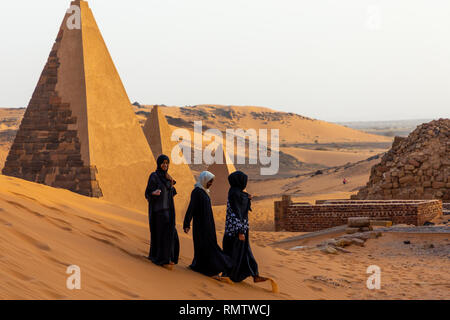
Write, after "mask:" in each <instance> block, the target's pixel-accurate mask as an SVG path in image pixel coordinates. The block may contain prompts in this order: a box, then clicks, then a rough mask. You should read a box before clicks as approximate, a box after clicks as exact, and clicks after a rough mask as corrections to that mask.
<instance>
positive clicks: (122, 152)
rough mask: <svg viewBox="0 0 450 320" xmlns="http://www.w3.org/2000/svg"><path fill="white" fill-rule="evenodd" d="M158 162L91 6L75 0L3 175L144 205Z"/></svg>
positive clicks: (124, 202) (124, 203)
mask: <svg viewBox="0 0 450 320" xmlns="http://www.w3.org/2000/svg"><path fill="white" fill-rule="evenodd" d="M77 12H78V15H79V17H80V19H81V20H80V19H79V22H80V23H79V24H78V27H77V25H76V24H74V23H72V22H73V21H72V19H73V17H74V15H76V14H77ZM68 20H69V21H68ZM71 23H72V24H71ZM155 166H156V164H155V160H154V158H153V154H152V152H151V149H150V148H149V146H148V143H147V141H146V139H145V136H144V134H143V132H142V129H141V127H140V125H139V122H138V120H137V118H136V115H135V114H134V112H133V109H132V107H131V104H130V101H129V98H128V96H127V93H126V91H125V89H124V86H123V84H122V81H121V79H120V77H119V75H118V73H117V70H116V68H115V66H114V63H113V61H112V59H111V56H110V54H109V52H108V49H107V47H106V45H105V42H104V40H103V38H102V35H101V34H100V31H99V29H98V26H97V24H96V21H95V19H94V16H93V14H92V12H91V10H90V8H89V6H88V3H87V2H85V1H73V2H72V3H71V9H70V11H68V13H67V14H66V15H65V17H64V20H63V23H62V25H61V28H60V31H59V33H58V36H57V39H56V42H55V44H54V45H53V49H52V50H51V52H50V56H49V58H48V61H47V64H46V65H45V67H44V70H43V71H42V74H41V76H40V79H39V82H38V84H37V86H36V89H35V91H34V93H33V96H32V98H31V100H30V102H29V105H28V108H27V110H26V113H25V116H24V118H23V121H22V123H21V125H20V129H19V132H18V133H17V137H16V139H15V141H14V144H13V145H12V148H11V151H10V153H9V156H8V159H7V161H6V164H5V167H4V169H3V174H4V175H9V176H14V177H18V178H22V179H26V180H29V181H33V182H37V183H42V184H46V185H49V186H53V187H56V188H64V189H68V190H70V191H73V192H76V193H79V194H82V195H85V196H91V197H104V199H105V200H108V201H112V202H115V203H118V204H121V205H124V206H128V207H132V208H137V209H141V210H144V209H145V208H146V200H145V198H144V191H145V187H146V183H147V178H148V174H149V173H150V171H151V170H154V168H155Z"/></svg>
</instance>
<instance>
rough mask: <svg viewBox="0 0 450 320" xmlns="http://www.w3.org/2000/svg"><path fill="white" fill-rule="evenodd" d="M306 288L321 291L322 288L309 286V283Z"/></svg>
mask: <svg viewBox="0 0 450 320" xmlns="http://www.w3.org/2000/svg"><path fill="white" fill-rule="evenodd" d="M308 288H310V289H313V290H314V291H323V289H322V288H319V287H315V286H311V285H308Z"/></svg>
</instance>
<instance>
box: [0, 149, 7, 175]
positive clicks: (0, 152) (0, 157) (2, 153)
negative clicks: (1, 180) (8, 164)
mask: <svg viewBox="0 0 450 320" xmlns="http://www.w3.org/2000/svg"><path fill="white" fill-rule="evenodd" d="M8 152H9V145H5V144H0V171H1V170H2V169H3V166H4V164H5V161H6V157H8Z"/></svg>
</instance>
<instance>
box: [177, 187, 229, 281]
mask: <svg viewBox="0 0 450 320" xmlns="http://www.w3.org/2000/svg"><path fill="white" fill-rule="evenodd" d="M192 219H193V220H194V222H193V228H192V233H193V238H194V260H193V261H192V264H191V266H190V268H191V269H192V270H194V271H196V272H200V273H202V274H204V275H206V276H208V277H212V276H215V275H219V274H220V273H222V272H226V271H227V270H228V269H230V268H231V260H230V258H229V257H227V256H226V255H225V254H224V253H223V251H222V249H220V247H219V245H218V244H217V235H216V226H215V223H214V216H213V211H212V206H211V199H210V198H209V195H208V194H207V193H206V192H205V191H204V190H203V189H201V188H198V187H196V188H195V189H194V191H192V194H191V202H190V204H189V208H188V210H187V212H186V216H185V219H184V229H186V228H190V225H191V221H192Z"/></svg>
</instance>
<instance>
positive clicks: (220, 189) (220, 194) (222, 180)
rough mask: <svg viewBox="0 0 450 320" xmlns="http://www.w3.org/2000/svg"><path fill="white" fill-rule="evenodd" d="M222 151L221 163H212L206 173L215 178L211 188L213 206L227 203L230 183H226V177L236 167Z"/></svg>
mask: <svg viewBox="0 0 450 320" xmlns="http://www.w3.org/2000/svg"><path fill="white" fill-rule="evenodd" d="M222 149H223V158H222V159H223V161H222V163H221V164H220V163H214V164H212V165H210V166H209V168H208V171H209V172H211V173H213V174H214V175H215V176H216V178H215V179H214V184H213V186H212V187H211V201H212V204H213V206H222V205H226V204H227V201H228V190H229V189H230V183H229V182H228V176H229V175H230V174H232V173H233V172H235V171H236V167H235V166H234V164H233V161H232V160H231V159H230V157H229V156H228V153H227V152H226V150H225V149H226V148H222Z"/></svg>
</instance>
